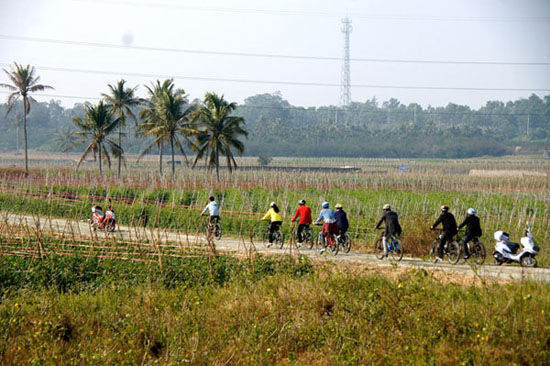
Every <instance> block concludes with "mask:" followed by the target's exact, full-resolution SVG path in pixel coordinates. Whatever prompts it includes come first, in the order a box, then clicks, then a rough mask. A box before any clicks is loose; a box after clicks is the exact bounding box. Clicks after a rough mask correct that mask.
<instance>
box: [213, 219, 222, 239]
mask: <svg viewBox="0 0 550 366" xmlns="http://www.w3.org/2000/svg"><path fill="white" fill-rule="evenodd" d="M214 237H215V238H216V240H220V239H221V238H222V226H221V225H220V224H218V223H216V226H214Z"/></svg>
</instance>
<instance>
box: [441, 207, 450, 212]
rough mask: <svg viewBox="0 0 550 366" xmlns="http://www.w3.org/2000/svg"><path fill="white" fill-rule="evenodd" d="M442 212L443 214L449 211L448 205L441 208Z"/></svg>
mask: <svg viewBox="0 0 550 366" xmlns="http://www.w3.org/2000/svg"><path fill="white" fill-rule="evenodd" d="M441 211H443V212H447V211H449V206H447V205H443V206H441Z"/></svg>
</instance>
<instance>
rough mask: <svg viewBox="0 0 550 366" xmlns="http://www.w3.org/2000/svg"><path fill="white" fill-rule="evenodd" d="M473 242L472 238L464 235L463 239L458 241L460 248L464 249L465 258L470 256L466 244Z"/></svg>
mask: <svg viewBox="0 0 550 366" xmlns="http://www.w3.org/2000/svg"><path fill="white" fill-rule="evenodd" d="M473 240H474V237H473V236H472V235H464V237H463V238H462V240H461V241H460V244H462V248H463V249H464V257H465V258H468V257H469V256H470V252H469V250H468V243H469V242H471V241H473Z"/></svg>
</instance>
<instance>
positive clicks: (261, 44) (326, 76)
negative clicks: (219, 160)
mask: <svg viewBox="0 0 550 366" xmlns="http://www.w3.org/2000/svg"><path fill="white" fill-rule="evenodd" d="M346 15H349V16H350V18H351V19H352V21H353V32H352V34H351V57H352V58H363V59H399V60H435V61H437V60H444V61H496V62H519V63H525V62H527V63H530V62H543V63H550V1H548V0H540V1H536V0H483V1H480V0H456V1H451V0H446V1H442V0H426V1H412V0H411V1H405V0H402V1H395V0H394V1H391V0H379V1H376V0H369V1H350V0H340V1H328V0H302V1H299V2H298V1H288V0H279V1H258V0H255V1H252V0H217V1H192V0H190V1H176V0H159V1H153V0H133V1H129V0H120V1H118V0H116V1H115V0H113V1H111V0H96V1H93V0H42V1H40V0H17V1H15V0H0V17H1V21H0V64H1V66H2V67H4V68H5V67H6V65H7V64H9V63H11V62H13V61H17V62H21V63H24V64H27V63H30V64H32V65H35V66H36V67H37V69H38V72H39V74H40V76H41V78H42V79H41V80H42V82H43V83H46V84H49V85H52V86H54V87H55V91H50V92H48V93H49V94H56V95H62V96H78V97H98V96H99V94H100V93H101V92H106V84H107V83H114V82H116V80H118V79H119V78H121V77H124V78H125V79H126V80H127V81H128V82H129V84H130V85H136V84H144V83H147V84H148V83H150V82H151V81H153V80H155V79H157V78H162V76H163V75H174V76H178V77H181V78H178V79H176V84H177V86H178V87H181V88H183V89H185V90H186V91H187V92H188V93H189V94H190V97H191V98H200V97H202V96H203V95H204V93H205V92H206V91H216V92H218V93H221V94H225V96H226V97H227V98H228V99H230V100H232V101H236V102H239V103H241V102H243V100H244V98H246V97H248V96H251V95H254V94H258V93H266V92H268V93H271V92H274V91H281V93H282V94H283V97H284V98H286V99H288V100H289V101H290V102H291V103H292V104H295V105H304V106H313V105H315V106H318V105H329V104H333V105H334V104H338V102H339V94H340V90H339V87H337V86H336V87H335V86H303V85H289V84H281V85H277V84H262V83H244V82H230V81H222V80H204V78H210V79H232V80H236V79H239V80H255V81H279V82H287V83H288V82H291V83H292V82H299V83H302V82H303V83H321V84H339V83H340V72H341V61H340V60H312V59H285V58H267V57H243V56H236V55H221V54H217V55H212V54H197V53H189V52H167V51H160V50H150V49H149V50H139V49H136V48H135V47H146V48H170V49H178V50H200V51H216V52H222V53H223V52H233V53H254V54H278V55H296V56H319V57H337V58H339V57H341V56H342V54H343V36H342V33H341V31H340V27H341V18H343V17H344V16H346ZM14 37H15V38H20V37H28V38H32V39H35V40H43V41H44V40H59V41H68V42H69V43H65V44H60V43H51V42H36V41H28V40H22V39H14ZM75 41H76V42H87V43H95V44H107V45H119V46H123V45H124V46H126V47H111V48H108V47H92V46H90V45H76V44H72V43H70V42H75ZM54 68H58V69H61V70H57V71H55V70H52V69H54ZM67 70H73V71H72V72H69V71H67ZM74 70H81V71H100V72H112V74H104V73H90V72H75V71H74ZM125 73H129V74H125ZM131 74H134V75H131ZM135 74H142V76H138V75H135ZM155 75H158V77H155ZM193 78H195V79H193ZM197 78H198V79H197ZM200 78H203V80H201V79H200ZM6 80H7V79H6V76H5V74H4V73H2V74H1V75H0V82H5V81H6ZM351 80H352V85H357V86H356V87H352V100H353V101H365V100H366V99H369V98H372V97H373V96H375V97H376V98H378V99H379V100H380V101H383V100H387V99H389V98H390V97H396V98H398V99H399V100H400V101H402V102H403V103H410V102H420V103H421V104H422V105H423V106H426V105H445V104H447V103H449V102H455V103H460V104H469V105H471V106H473V107H476V108H477V107H479V106H480V105H482V104H484V103H485V102H486V101H487V100H495V99H496V100H503V101H507V100H511V99H516V98H518V97H527V96H529V95H530V94H531V92H529V91H471V90H419V89H403V88H398V89H391V88H379V87H360V86H359V85H386V86H413V87H422V86H429V87H433V86H437V87H458V88H503V89H507V88H513V89H525V88H526V89H548V91H539V92H537V94H538V95H546V94H550V66H549V65H471V64H466V65H465V64H432V63H390V62H359V61H354V62H352V63H351ZM139 91H140V94H141V95H143V96H144V95H145V94H144V88H143V87H140V89H139ZM5 95H6V94H0V97H2V99H4V97H5ZM37 99H39V100H49V99H52V98H51V97H47V96H41V97H37ZM54 99H59V100H62V102H63V104H65V105H72V104H73V103H75V102H81V101H83V100H85V99H82V98H61V97H57V98H54Z"/></svg>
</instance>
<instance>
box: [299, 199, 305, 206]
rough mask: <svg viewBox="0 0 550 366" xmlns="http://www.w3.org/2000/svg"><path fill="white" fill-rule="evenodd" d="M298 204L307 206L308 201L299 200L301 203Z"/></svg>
mask: <svg viewBox="0 0 550 366" xmlns="http://www.w3.org/2000/svg"><path fill="white" fill-rule="evenodd" d="M298 204H299V205H305V204H306V201H305V200H299V201H298Z"/></svg>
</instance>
